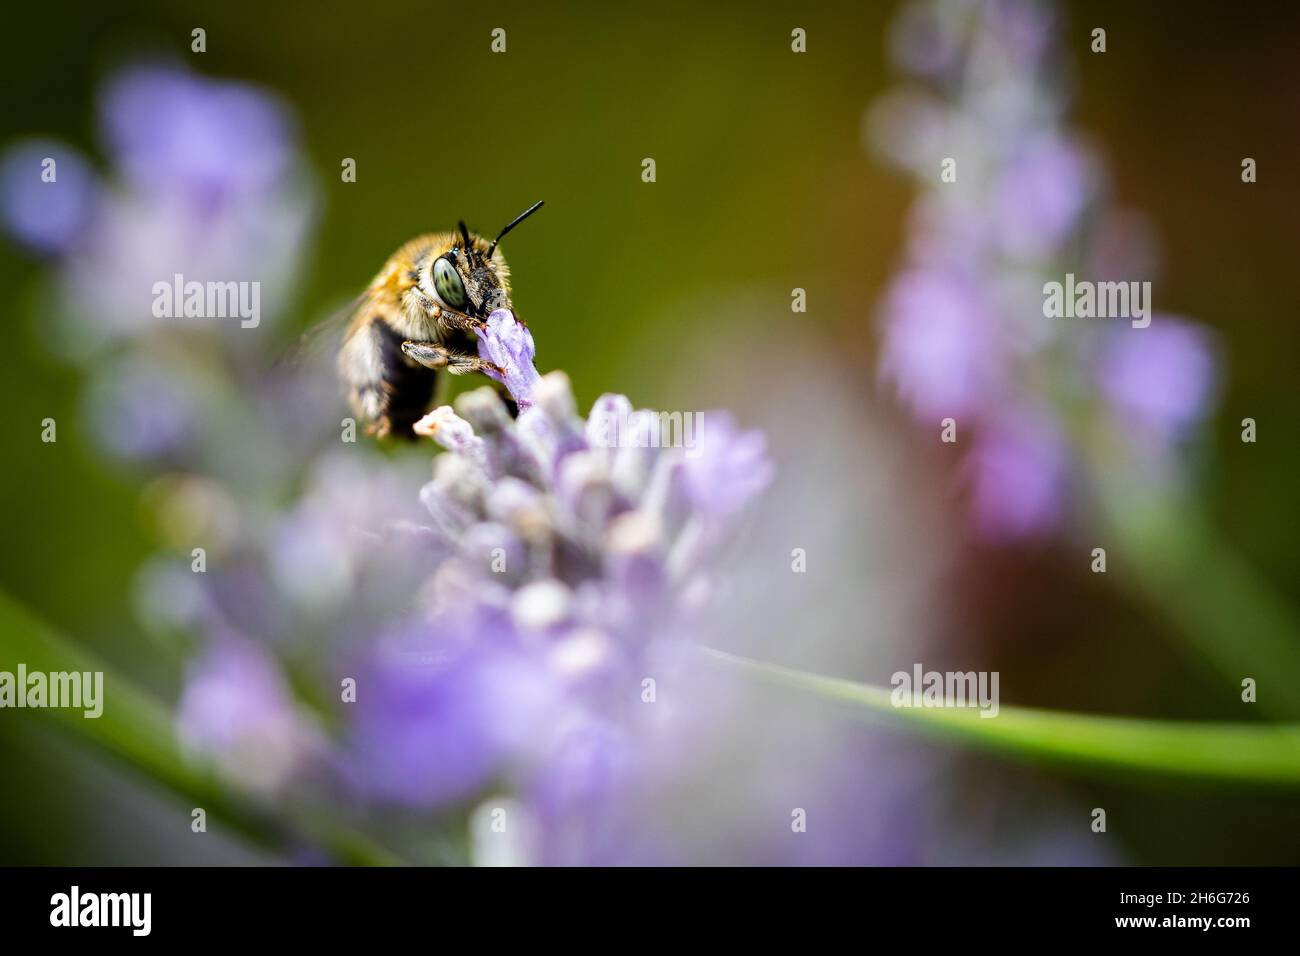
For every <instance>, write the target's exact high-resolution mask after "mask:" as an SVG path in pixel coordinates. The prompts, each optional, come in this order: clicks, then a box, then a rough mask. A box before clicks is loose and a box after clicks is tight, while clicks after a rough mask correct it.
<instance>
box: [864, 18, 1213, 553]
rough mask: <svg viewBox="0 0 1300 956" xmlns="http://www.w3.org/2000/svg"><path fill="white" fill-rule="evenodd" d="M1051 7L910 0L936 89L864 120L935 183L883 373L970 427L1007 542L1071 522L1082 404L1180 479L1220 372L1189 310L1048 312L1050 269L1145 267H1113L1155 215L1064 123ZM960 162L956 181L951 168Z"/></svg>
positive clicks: (1103, 274) (936, 415)
mask: <svg viewBox="0 0 1300 956" xmlns="http://www.w3.org/2000/svg"><path fill="white" fill-rule="evenodd" d="M1055 20H1056V16H1055V13H1054V11H1053V10H1052V8H1051V7H1049V6H1048V5H1046V4H1039V3H1032V2H1027V0H1004V2H998V3H987V4H968V3H964V2H960V0H913V2H912V3H909V4H907V5H906V6H905V7H904V10H903V12H902V13H901V14H900V18H899V21H898V24H897V26H896V28H895V32H894V49H895V54H896V57H897V58H898V59H899V61H900V62H901V63H902V64H903V65H904V66H905V67H906V68H907V69H908V70H909V71H911V72H912V73H914V74H916V75H917V76H919V77H920V78H922V79H923V80H924V81H926V82H927V83H933V90H932V89H931V88H929V87H915V86H909V87H907V88H906V89H905V90H904V91H903V92H900V93H894V94H890V95H889V96H887V97H885V98H884V99H882V101H881V102H880V103H879V104H878V105H877V106H876V107H875V108H874V109H873V110H872V111H871V112H870V114H869V116H868V121H867V124H866V129H867V131H868V133H869V134H870V135H871V136H872V137H873V139H874V141H875V143H876V145H877V148H878V149H879V151H880V152H881V154H882V155H884V156H886V157H887V158H889V159H890V160H891V161H892V162H895V163H897V164H900V165H902V166H903V167H905V168H906V169H908V170H909V171H911V172H912V173H913V174H914V175H915V176H916V178H917V179H918V181H919V182H921V183H922V184H924V186H925V189H926V191H925V193H924V194H923V195H922V197H921V198H920V199H919V200H918V202H917V206H916V209H915V210H914V212H913V214H912V216H911V217H910V220H909V233H910V234H909V240H908V261H907V263H906V264H905V265H904V267H903V268H902V269H901V270H900V272H899V274H898V275H897V276H896V278H895V279H894V280H893V282H892V283H891V285H890V287H889V289H888V291H887V293H886V296H885V299H884V301H883V304H882V308H881V316H880V320H881V326H882V334H883V348H882V357H881V373H882V376H883V377H885V378H886V379H887V380H889V381H890V382H891V383H892V384H893V385H894V386H895V387H896V388H897V391H898V394H899V396H900V398H901V399H902V400H903V402H904V403H905V404H906V405H907V406H908V407H909V408H910V409H911V411H912V412H913V413H914V414H915V416H916V418H917V419H918V420H919V421H921V422H923V423H924V424H925V425H926V426H927V427H931V428H933V427H937V425H938V423H939V421H940V420H942V419H944V418H949V417H951V418H953V419H956V420H957V421H958V422H959V425H960V427H961V428H962V429H963V434H964V435H965V436H967V437H966V439H965V440H964V444H965V445H966V446H967V447H971V448H972V449H973V450H972V452H971V453H970V455H969V458H968V460H967V462H966V471H967V474H968V476H969V477H970V487H971V490H972V513H973V515H974V518H975V523H976V526H977V527H978V528H980V529H981V531H982V532H983V533H984V534H985V535H986V536H988V537H990V538H993V539H996V540H1007V539H1013V538H1016V537H1024V536H1032V535H1041V534H1044V533H1047V532H1050V531H1052V530H1054V529H1055V528H1057V527H1059V526H1060V524H1061V519H1062V518H1063V517H1064V516H1065V515H1066V514H1067V512H1068V507H1069V504H1070V499H1071V490H1072V489H1071V485H1070V483H1069V482H1067V481H1065V480H1064V476H1065V475H1066V474H1068V473H1070V472H1071V471H1075V470H1078V469H1077V468H1076V467H1075V466H1076V465H1077V464H1078V461H1077V456H1079V455H1081V454H1083V453H1084V452H1083V451H1081V450H1076V447H1075V446H1076V444H1077V445H1078V446H1079V448H1080V449H1082V448H1084V447H1086V446H1084V445H1083V444H1082V443H1076V442H1072V440H1071V438H1072V436H1071V434H1070V431H1069V429H1068V428H1067V425H1066V423H1067V421H1070V422H1074V421H1079V420H1080V418H1081V417H1087V416H1081V415H1080V412H1081V410H1082V409H1087V408H1093V409H1095V411H1096V413H1097V415H1098V416H1108V417H1109V418H1110V419H1111V421H1112V424H1113V426H1114V430H1115V431H1117V432H1120V433H1122V434H1125V435H1127V436H1128V438H1129V443H1130V446H1131V451H1132V455H1131V458H1132V459H1133V461H1134V462H1143V463H1146V464H1151V463H1156V464H1163V467H1161V468H1160V469H1158V470H1160V471H1163V472H1164V473H1166V474H1170V473H1172V472H1173V471H1174V465H1175V464H1176V461H1177V455H1178V444H1179V442H1180V441H1181V440H1182V439H1184V438H1185V437H1186V436H1187V435H1188V434H1189V433H1190V432H1191V431H1192V430H1193V429H1194V427H1195V426H1196V425H1197V423H1198V422H1200V421H1201V420H1202V419H1203V418H1204V417H1205V415H1206V414H1207V413H1208V412H1209V410H1210V407H1211V405H1212V403H1213V400H1214V396H1215V388H1214V383H1215V382H1216V380H1217V371H1216V362H1215V355H1214V349H1213V345H1212V341H1211V339H1210V337H1209V335H1208V333H1206V332H1205V331H1204V330H1201V329H1199V328H1197V327H1195V326H1192V325H1191V324H1190V323H1186V322H1182V321H1179V320H1175V319H1172V318H1170V317H1168V316H1164V315H1156V316H1155V318H1154V320H1153V322H1152V323H1151V327H1150V328H1146V329H1133V328H1130V327H1128V325H1127V324H1126V325H1125V326H1124V327H1123V328H1106V329H1104V330H1103V327H1102V326H1100V325H1098V324H1096V323H1093V324H1088V321H1089V320H1081V322H1082V323H1083V324H1078V323H1076V324H1071V323H1070V322H1067V321H1062V320H1059V319H1048V318H1045V317H1044V315H1043V312H1042V299H1041V296H1040V295H1039V290H1040V289H1041V288H1042V286H1043V284H1044V282H1046V281H1049V280H1052V279H1060V278H1061V276H1062V275H1064V273H1065V272H1067V271H1072V270H1073V271H1079V272H1084V271H1085V268H1086V267H1092V268H1094V269H1095V270H1096V271H1097V275H1096V276H1094V277H1093V278H1094V279H1096V280H1115V279H1121V280H1123V281H1128V280H1133V279H1148V278H1149V277H1150V273H1149V272H1148V273H1147V274H1145V275H1143V274H1139V275H1132V274H1121V275H1116V274H1115V273H1116V270H1117V265H1120V264H1122V266H1123V268H1125V269H1132V268H1135V267H1136V268H1145V269H1149V270H1153V269H1154V261H1155V256H1154V254H1153V253H1152V251H1151V241H1150V237H1149V235H1148V234H1147V231H1146V230H1145V229H1143V228H1142V227H1141V225H1140V222H1139V221H1138V220H1135V219H1134V217H1132V216H1131V215H1125V214H1123V213H1117V212H1116V211H1115V210H1113V209H1111V208H1109V207H1108V206H1107V205H1106V203H1105V191H1106V180H1105V176H1104V173H1105V170H1104V167H1103V166H1102V164H1101V163H1100V161H1099V160H1098V158H1097V157H1096V156H1095V155H1094V154H1093V153H1092V151H1091V150H1090V149H1089V148H1088V147H1087V146H1086V145H1085V144H1084V143H1083V142H1082V141H1081V140H1080V138H1079V137H1078V136H1076V135H1074V134H1073V133H1072V132H1070V131H1069V130H1068V129H1066V128H1065V126H1064V124H1063V121H1062V117H1063V115H1064V113H1065V109H1066V106H1067V103H1066V99H1065V96H1064V94H1063V92H1062V89H1063V87H1064V84H1063V82H1062V73H1063V71H1062V69H1061V67H1060V65H1059V64H1060V62H1061V60H1062V57H1061V55H1060V52H1059V50H1057V49H1056V47H1055V25H1056V24H1055ZM1048 54H1051V55H1048ZM945 158H953V159H954V160H955V161H956V162H957V164H958V165H957V168H956V178H955V179H952V180H951V181H944V182H940V181H939V177H938V176H937V171H938V170H939V164H940V162H941V161H944V160H945ZM1129 253H1132V255H1130V254H1129ZM1097 321H1105V320H1097ZM1067 409H1068V410H1069V415H1068V416H1067V415H1066V410H1067Z"/></svg>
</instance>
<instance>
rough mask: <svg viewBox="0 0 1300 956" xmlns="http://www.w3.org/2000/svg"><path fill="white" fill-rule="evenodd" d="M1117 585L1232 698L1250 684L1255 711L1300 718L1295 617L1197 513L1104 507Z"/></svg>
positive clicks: (1135, 502) (1134, 502) (1150, 506)
mask: <svg viewBox="0 0 1300 956" xmlns="http://www.w3.org/2000/svg"><path fill="white" fill-rule="evenodd" d="M1109 505H1110V511H1111V515H1110V517H1111V527H1112V529H1113V533H1114V534H1115V536H1116V538H1117V540H1118V542H1119V545H1120V550H1119V551H1118V555H1117V556H1118V557H1119V558H1120V564H1121V566H1120V567H1116V568H1112V569H1111V570H1112V573H1114V572H1118V575H1119V577H1120V580H1122V581H1123V582H1124V583H1126V584H1127V585H1128V586H1129V587H1131V588H1133V589H1134V590H1135V591H1136V592H1137V593H1138V594H1139V595H1140V596H1141V597H1142V598H1143V599H1144V600H1146V601H1147V602H1149V603H1150V604H1152V605H1153V606H1154V607H1156V608H1158V609H1159V611H1160V612H1161V613H1162V614H1164V616H1166V617H1167V618H1168V619H1169V620H1171V621H1172V622H1173V623H1174V624H1175V625H1177V626H1178V628H1179V629H1180V630H1181V631H1182V632H1183V633H1184V634H1185V635H1186V636H1187V638H1188V640H1189V643H1190V645H1191V646H1192V648H1193V649H1194V651H1195V652H1196V653H1197V654H1198V655H1199V656H1200V657H1201V658H1202V659H1203V660H1205V661H1206V662H1207V663H1208V664H1209V665H1210V666H1211V667H1212V668H1213V669H1214V670H1216V671H1217V672H1218V673H1219V674H1220V675H1222V676H1223V678H1225V683H1226V687H1225V696H1231V697H1232V698H1234V699H1235V698H1237V697H1238V695H1240V693H1241V688H1242V683H1241V682H1242V680H1243V679H1244V678H1247V677H1249V678H1252V679H1253V680H1254V681H1255V683H1256V692H1257V694H1258V698H1257V699H1258V701H1259V707H1260V708H1261V709H1262V710H1264V711H1266V712H1268V713H1269V714H1270V715H1272V716H1275V717H1279V718H1286V719H1292V720H1293V719H1296V718H1297V717H1300V622H1298V621H1297V619H1296V615H1295V612H1294V611H1293V610H1292V608H1291V607H1290V605H1289V604H1288V603H1287V602H1286V601H1285V600H1283V599H1282V598H1281V597H1280V596H1279V595H1278V594H1277V593H1276V592H1275V591H1274V590H1273V589H1272V588H1270V587H1269V586H1268V585H1267V584H1265V583H1264V582H1262V581H1261V580H1259V578H1258V576H1257V575H1256V574H1255V573H1254V572H1253V570H1252V569H1251V567H1250V566H1249V565H1248V564H1247V563H1246V562H1245V561H1243V560H1242V559H1241V558H1240V557H1239V556H1238V555H1237V554H1236V553H1234V551H1233V550H1232V549H1231V548H1230V547H1228V546H1227V545H1226V544H1225V543H1224V542H1223V541H1222V540H1221V539H1219V538H1218V536H1217V535H1216V534H1215V533H1214V531H1213V530H1212V529H1211V528H1210V526H1209V524H1208V522H1207V521H1206V520H1205V519H1204V517H1203V516H1202V515H1201V513H1200V512H1199V511H1197V510H1195V509H1194V508H1191V507H1186V506H1180V505H1179V504H1177V503H1176V502H1156V501H1151V500H1150V499H1147V500H1145V501H1143V500H1140V499H1136V496H1129V497H1124V498H1121V499H1118V500H1116V498H1115V497H1114V496H1112V497H1111V500H1110V502H1109Z"/></svg>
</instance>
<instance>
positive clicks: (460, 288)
mask: <svg viewBox="0 0 1300 956" xmlns="http://www.w3.org/2000/svg"><path fill="white" fill-rule="evenodd" d="M433 288H434V289H435V290H436V291H437V293H438V298H440V299H442V301H443V303H444V304H445V305H449V306H451V308H453V309H463V308H465V305H466V304H467V300H466V298H465V283H463V282H461V281H460V273H459V272H457V271H456V267H455V266H453V265H452V264H451V263H450V262H448V261H447V260H446V259H444V258H441V257H439V258H438V259H437V260H435V261H434V263H433Z"/></svg>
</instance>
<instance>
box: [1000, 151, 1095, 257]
mask: <svg viewBox="0 0 1300 956" xmlns="http://www.w3.org/2000/svg"><path fill="white" fill-rule="evenodd" d="M1091 162H1092V160H1091V157H1090V156H1089V155H1088V154H1087V153H1086V152H1085V151H1084V150H1083V149H1082V148H1081V147H1079V146H1078V145H1076V144H1074V143H1071V142H1068V141H1066V140H1064V139H1063V138H1061V137H1059V136H1039V137H1036V138H1034V139H1031V140H1030V141H1029V142H1027V143H1024V144H1023V145H1020V146H1018V147H1017V148H1016V149H1015V151H1014V152H1013V153H1012V155H1011V156H1010V158H1009V159H1008V161H1007V164H1006V167H1005V169H1004V170H1003V171H1002V174H1001V178H1000V181H999V183H998V186H997V198H996V204H997V210H998V229H999V235H1000V238H1001V240H1002V243H1003V245H1004V247H1005V248H1006V251H1007V253H1008V254H1009V255H1012V256H1016V257H1019V258H1026V259H1028V258H1039V259H1046V258H1049V257H1051V256H1053V255H1054V254H1055V253H1056V252H1057V250H1058V248H1059V247H1060V245H1061V243H1062V242H1064V241H1065V240H1066V238H1067V237H1068V236H1069V235H1070V234H1071V233H1073V232H1074V230H1075V229H1076V228H1077V227H1078V225H1079V217H1080V216H1081V215H1082V214H1083V211H1084V209H1085V208H1087V205H1088V203H1089V201H1090V199H1091V197H1092V193H1093V190H1094V189H1095V185H1094V183H1093V172H1092V168H1091Z"/></svg>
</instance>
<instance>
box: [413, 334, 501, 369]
mask: <svg viewBox="0 0 1300 956" xmlns="http://www.w3.org/2000/svg"><path fill="white" fill-rule="evenodd" d="M402 352H403V354H405V355H406V356H407V357H408V358H410V359H412V360H414V361H416V362H419V363H420V364H421V365H423V366H424V367H425V368H432V369H443V368H445V369H446V370H447V371H448V372H450V373H451V374H452V375H467V374H469V373H470V372H488V371H491V372H496V373H497V374H498V375H504V374H505V369H503V368H501V367H500V366H499V365H493V364H492V363H491V362H485V361H484V360H483V359H481V358H479V357H478V356H477V355H466V354H464V353H462V352H453V351H451V350H450V349H448V348H446V347H445V346H442V345H434V344H432V343H431V342H411V341H407V342H403V343H402Z"/></svg>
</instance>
